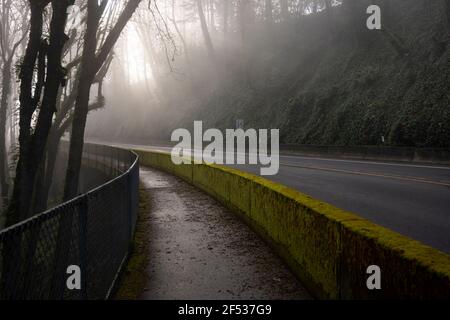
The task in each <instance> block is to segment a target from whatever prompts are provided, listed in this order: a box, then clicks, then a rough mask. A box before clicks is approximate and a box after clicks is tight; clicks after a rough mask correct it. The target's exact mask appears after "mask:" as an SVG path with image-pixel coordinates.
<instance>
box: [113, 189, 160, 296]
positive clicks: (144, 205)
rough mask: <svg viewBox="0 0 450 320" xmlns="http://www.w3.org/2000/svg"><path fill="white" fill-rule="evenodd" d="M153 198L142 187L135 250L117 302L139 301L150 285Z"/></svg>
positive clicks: (121, 281) (124, 274) (121, 283)
mask: <svg viewBox="0 0 450 320" xmlns="http://www.w3.org/2000/svg"><path fill="white" fill-rule="evenodd" d="M150 207H151V198H150V195H149V194H148V193H147V191H146V190H145V189H144V188H143V187H142V185H141V188H140V191H139V212H138V219H137V224H136V232H135V235H134V240H133V244H132V247H133V250H132V253H131V256H130V258H129V260H128V263H127V266H126V268H125V270H124V272H123V273H122V276H121V279H120V285H119V287H118V289H117V292H116V294H115V296H114V299H115V300H137V299H139V298H140V296H141V294H142V293H143V292H144V289H145V287H146V285H147V283H148V276H147V266H148V263H149V260H150V259H149V255H150V252H149V240H148V234H149V230H150V221H149V220H150V216H149V212H150Z"/></svg>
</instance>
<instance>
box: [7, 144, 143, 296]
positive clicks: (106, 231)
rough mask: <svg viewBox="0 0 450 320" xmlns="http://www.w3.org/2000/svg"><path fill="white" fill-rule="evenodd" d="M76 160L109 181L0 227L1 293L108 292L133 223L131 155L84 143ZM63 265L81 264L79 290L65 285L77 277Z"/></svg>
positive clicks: (135, 175) (135, 168)
mask: <svg viewBox="0 0 450 320" xmlns="http://www.w3.org/2000/svg"><path fill="white" fill-rule="evenodd" d="M83 162H84V165H85V166H88V167H90V168H96V169H98V170H103V171H104V172H108V173H109V174H110V176H111V177H112V180H110V181H108V182H106V183H105V184H103V185H101V186H99V187H97V188H95V189H93V190H91V191H89V192H87V193H84V194H82V195H80V196H78V197H77V198H75V199H72V200H70V201H68V202H65V203H63V204H61V205H59V206H57V207H55V208H53V209H50V210H48V211H46V212H43V213H41V214H37V215H35V216H33V217H32V218H30V219H28V220H25V221H23V222H21V223H18V224H16V225H14V226H11V227H9V228H7V229H4V230H2V231H0V270H1V271H0V298H1V299H106V298H109V297H110V295H111V292H112V289H113V287H114V285H115V282H116V279H117V276H118V274H119V272H120V270H121V268H122V265H123V264H124V261H125V259H126V257H127V254H128V250H129V245H130V242H131V239H132V237H133V234H134V228H135V225H136V217H137V208H138V201H139V198H138V196H139V163H138V162H139V159H138V156H137V155H136V154H135V153H133V152H129V151H126V150H122V149H118V148H113V147H108V146H102V145H95V144H86V146H85V148H84V154H83ZM70 266H76V267H78V268H79V270H80V271H81V278H80V279H81V287H80V288H79V289H78V288H73V287H71V286H68V285H67V284H68V282H69V284H70V283H72V284H73V285H76V284H77V281H76V280H77V279H76V278H71V275H72V274H71V273H68V268H69V267H70ZM69 270H70V269H69ZM75 275H76V274H75Z"/></svg>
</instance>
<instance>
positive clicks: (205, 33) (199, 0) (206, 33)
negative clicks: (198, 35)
mask: <svg viewBox="0 0 450 320" xmlns="http://www.w3.org/2000/svg"><path fill="white" fill-rule="evenodd" d="M197 9H198V15H199V17H200V23H201V26H202V33H203V38H204V39H205V45H206V49H207V50H208V55H209V58H210V59H211V62H212V64H213V65H216V54H215V52H214V46H213V43H212V40H211V35H210V34H209V31H208V25H207V23H206V18H205V13H204V12H203V4H202V0H197Z"/></svg>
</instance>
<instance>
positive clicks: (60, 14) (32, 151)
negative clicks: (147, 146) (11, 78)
mask: <svg viewBox="0 0 450 320" xmlns="http://www.w3.org/2000/svg"><path fill="white" fill-rule="evenodd" d="M49 3H50V1H49V0H45V1H44V0H42V1H32V0H30V7H31V29H30V30H31V31H30V36H29V41H28V45H27V49H26V52H25V56H24V58H23V63H22V66H21V71H20V81H21V83H20V87H21V90H20V136H19V144H20V155H19V161H18V165H17V168H16V176H15V181H14V189H13V194H12V197H11V202H10V204H9V206H8V210H7V216H6V218H7V219H6V220H7V225H11V224H14V223H16V222H18V221H20V220H21V219H24V218H26V217H27V216H28V215H29V213H30V208H31V199H32V196H31V195H33V192H34V185H35V180H36V174H37V170H38V168H39V165H40V162H41V160H42V158H43V155H44V153H45V147H46V142H47V137H48V133H49V131H50V127H51V123H52V118H53V115H54V112H55V109H56V97H57V95H58V90H59V87H60V85H61V83H62V79H63V78H64V76H65V75H64V72H63V68H62V66H61V57H62V51H63V47H64V44H65V41H66V39H67V36H66V35H65V33H64V29H65V24H66V18H67V8H68V7H69V5H71V4H73V0H65V1H55V2H52V6H53V12H52V20H51V23H50V43H49V44H48V45H47V44H45V43H44V44H43V43H42V41H41V36H42V28H43V12H44V9H45V7H46V6H47V5H48V4H49ZM46 57H47V58H46ZM46 61H47V66H45V62H46ZM36 62H37V64H38V76H37V79H38V82H37V84H36V85H35V86H34V85H33V83H34V81H33V78H34V73H35V72H34V69H35V66H36ZM44 81H45V85H44ZM43 88H45V90H44V95H43V99H42V101H40V97H41V92H42V89H43ZM38 104H39V105H40V111H39V117H38V120H37V123H36V128H35V130H34V133H33V134H31V130H30V128H31V120H32V115H33V113H34V111H35V110H36V108H37V106H38Z"/></svg>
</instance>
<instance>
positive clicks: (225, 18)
mask: <svg viewBox="0 0 450 320" xmlns="http://www.w3.org/2000/svg"><path fill="white" fill-rule="evenodd" d="M229 12H230V6H229V3H228V1H223V35H224V38H226V37H227V34H228V18H229Z"/></svg>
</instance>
